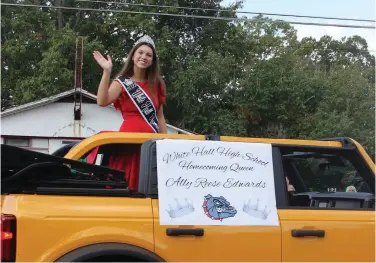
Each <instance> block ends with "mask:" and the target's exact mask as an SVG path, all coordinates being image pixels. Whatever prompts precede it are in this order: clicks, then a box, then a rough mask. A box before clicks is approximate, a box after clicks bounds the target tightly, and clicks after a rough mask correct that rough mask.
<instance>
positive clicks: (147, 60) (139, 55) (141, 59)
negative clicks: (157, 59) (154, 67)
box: [133, 45, 153, 69]
mask: <svg viewBox="0 0 376 263" xmlns="http://www.w3.org/2000/svg"><path fill="white" fill-rule="evenodd" d="M133 63H134V65H135V66H136V67H139V68H141V69H146V68H148V67H150V65H151V64H152V63H153V49H151V48H150V47H149V46H147V45H141V46H139V47H138V48H137V49H136V51H135V52H134V54H133Z"/></svg>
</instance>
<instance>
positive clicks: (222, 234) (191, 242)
mask: <svg viewBox="0 0 376 263" xmlns="http://www.w3.org/2000/svg"><path fill="white" fill-rule="evenodd" d="M177 148H178V147H177ZM146 149H148V151H146ZM278 153H279V152H278ZM273 154H274V151H273ZM141 156H142V162H143V163H144V162H146V160H147V159H148V161H147V162H150V163H151V164H152V165H148V166H147V165H143V166H141V171H140V174H141V175H143V174H146V173H150V177H149V178H150V179H149V181H148V182H147V184H143V183H141V184H140V190H141V191H145V192H149V193H152V194H153V195H154V198H153V200H152V207H153V217H154V241H155V251H154V252H155V253H156V254H157V255H158V256H160V257H161V258H163V259H164V260H166V261H175V262H178V261H180V262H181V261H186V262H188V261H191V262H192V261H195V262H214V261H217V262H234V261H238V262H239V261H242V262H246V261H247V262H248V261H268V262H276V261H277V262H280V261H281V257H282V254H281V230H280V226H279V225H278V226H216V225H210V226H207V225H161V224H160V210H159V199H158V195H157V194H158V190H157V168H156V166H157V163H156V158H155V156H156V148H155V144H154V145H152V143H150V142H147V143H145V144H144V145H143V146H142V150H141ZM280 178H283V176H282V175H281V176H280ZM142 185H148V187H146V186H145V187H143V186H142ZM147 188H148V189H147ZM153 189H154V190H153ZM250 190H252V189H250ZM277 192H280V191H277ZM276 199H277V202H278V200H279V199H280V198H279V197H277V198H276ZM182 205H183V204H182ZM197 209H204V208H203V207H201V206H200V207H199V208H197ZM262 209H264V207H262ZM239 212H240V211H239Z"/></svg>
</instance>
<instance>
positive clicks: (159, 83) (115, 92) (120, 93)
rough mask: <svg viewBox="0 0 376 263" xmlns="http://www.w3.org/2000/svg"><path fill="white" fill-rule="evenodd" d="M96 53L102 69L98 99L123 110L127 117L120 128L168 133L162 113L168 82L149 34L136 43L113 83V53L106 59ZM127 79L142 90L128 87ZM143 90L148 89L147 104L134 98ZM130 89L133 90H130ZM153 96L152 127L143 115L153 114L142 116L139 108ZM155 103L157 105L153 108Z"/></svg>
mask: <svg viewBox="0 0 376 263" xmlns="http://www.w3.org/2000/svg"><path fill="white" fill-rule="evenodd" d="M93 56H94V59H95V60H96V61H97V62H98V64H99V65H100V66H101V67H102V69H103V75H102V79H101V82H100V84H99V88H98V93H97V103H98V105H100V106H102V107H106V106H108V105H110V104H112V103H114V106H115V108H116V109H118V110H119V111H120V112H121V113H122V115H123V118H124V121H123V123H122V125H121V127H120V130H119V131H121V132H150V133H153V132H160V133H166V132H167V131H166V121H165V118H164V114H163V102H164V101H165V99H166V94H165V85H164V81H163V80H162V77H161V76H160V70H159V61H158V57H157V54H156V51H155V45H154V42H153V40H152V39H151V38H150V37H149V36H143V37H141V38H140V39H139V40H138V41H137V42H136V43H135V45H134V47H133V48H132V50H131V52H130V54H129V56H128V59H127V61H126V63H125V65H124V67H123V69H122V70H121V71H120V73H119V74H118V76H117V78H116V79H115V80H114V81H113V82H112V83H111V85H110V87H109V81H110V75H111V70H112V61H111V57H110V56H107V59H105V58H104V57H103V56H102V54H101V53H100V52H98V51H94V52H93ZM126 80H131V81H133V82H134V83H135V84H137V86H138V87H139V88H141V89H142V90H135V89H133V87H132V88H128V90H127V87H126V86H125V85H124V81H126ZM140 91H141V95H143V94H142V92H144V93H146V96H142V98H140V100H142V99H145V100H146V101H144V104H141V105H140V104H138V105H137V103H135V102H137V101H138V100H137V99H138V98H139V95H140ZM130 92H133V93H132V94H130ZM132 95H133V98H132V97H131V96H132ZM147 97H148V98H147ZM150 99H151V102H152V105H149V108H148V109H150V110H152V111H155V113H156V119H157V120H156V122H157V123H158V126H157V127H153V126H152V125H153V124H152V125H150V123H148V121H147V120H145V118H144V117H150V116H145V114H144V116H143V114H142V113H143V112H142V111H141V112H140V110H141V109H144V108H141V109H140V107H144V106H145V105H146V104H147V103H146V102H147V101H148V100H149V101H150ZM152 106H154V109H153V107H152ZM147 112H148V111H146V113H147ZM149 115H150V114H149ZM154 125H155V124H154Z"/></svg>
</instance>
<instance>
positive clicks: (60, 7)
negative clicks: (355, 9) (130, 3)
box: [1, 3, 376, 29]
mask: <svg viewBox="0 0 376 263" xmlns="http://www.w3.org/2000/svg"><path fill="white" fill-rule="evenodd" d="M1 5H5V6H17V7H21V6H22V7H39V8H51V9H66V10H81V11H94V12H112V13H129V14H144V15H155V16H171V17H185V18H201V19H213V20H225V21H253V22H263V23H267V22H268V21H265V20H261V19H250V18H234V17H221V16H218V17H215V16H199V15H183V14H171V13H155V12H143V11H130V10H115V9H94V8H81V7H68V6H47V5H32V4H13V3H1ZM274 22H284V23H288V24H295V25H309V26H333V27H348V28H364V29H374V28H376V27H375V26H359V25H344V24H323V23H311V22H297V21H285V20H277V21H274Z"/></svg>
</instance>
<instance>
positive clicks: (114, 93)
mask: <svg viewBox="0 0 376 263" xmlns="http://www.w3.org/2000/svg"><path fill="white" fill-rule="evenodd" d="M110 75H111V70H103V74H102V79H101V82H100V83H99V88H98V92H97V104H98V105H99V106H101V107H106V106H108V105H110V104H111V103H113V102H114V101H115V100H117V98H119V96H120V94H121V91H122V87H121V85H120V83H118V82H117V81H113V82H112V83H111V85H110V87H108V83H109V82H110Z"/></svg>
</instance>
